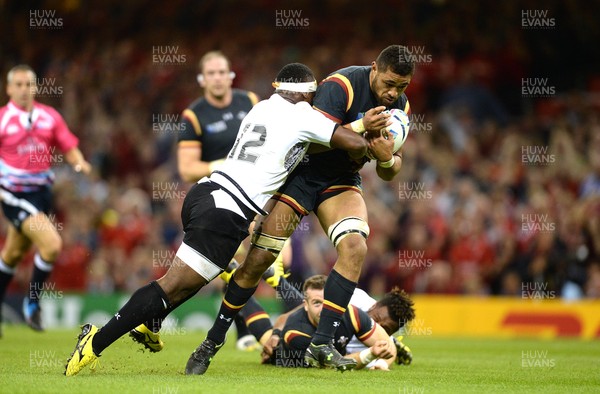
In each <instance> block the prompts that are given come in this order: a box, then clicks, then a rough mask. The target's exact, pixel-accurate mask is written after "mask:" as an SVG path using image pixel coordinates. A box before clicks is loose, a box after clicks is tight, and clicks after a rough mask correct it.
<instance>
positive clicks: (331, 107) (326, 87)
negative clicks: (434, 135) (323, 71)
mask: <svg viewBox="0 0 600 394" xmlns="http://www.w3.org/2000/svg"><path fill="white" fill-rule="evenodd" d="M370 71H371V66H350V67H346V68H342V69H341V70H338V71H336V72H334V73H333V74H330V75H329V76H328V77H327V78H325V79H324V80H323V81H321V83H320V84H319V86H318V88H317V92H316V95H315V99H314V101H313V107H314V108H315V109H317V110H318V111H320V112H322V113H323V114H324V115H325V116H327V117H328V118H330V119H332V120H333V121H335V122H338V123H340V124H348V123H351V122H353V121H355V120H357V119H360V118H362V117H363V116H364V114H365V112H367V111H368V110H370V109H371V108H374V107H377V106H379V105H380V104H379V103H378V102H377V100H376V98H375V95H374V94H373V92H372V91H371V87H370V85H369V73H370ZM391 108H400V109H402V110H403V111H404V112H406V113H407V114H409V113H410V104H409V102H408V98H407V97H406V95H405V94H404V93H403V94H402V95H401V96H400V97H399V98H398V100H396V101H395V102H393V103H392V104H391V105H390V106H389V107H388V109H391ZM365 161H366V159H365ZM308 164H309V165H310V166H315V165H316V166H319V167H318V168H319V171H320V172H323V173H325V174H328V175H331V176H332V177H333V176H338V175H340V174H342V173H344V172H347V171H350V172H354V171H356V167H357V165H356V163H355V162H353V161H351V159H350V158H349V156H348V154H347V152H346V151H343V150H340V149H333V150H329V151H326V152H323V153H317V154H310V155H308Z"/></svg>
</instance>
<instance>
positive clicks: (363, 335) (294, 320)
mask: <svg viewBox="0 0 600 394" xmlns="http://www.w3.org/2000/svg"><path fill="white" fill-rule="evenodd" d="M316 330H317V327H315V326H313V325H312V324H311V322H310V320H309V319H308V313H307V312H306V311H305V310H304V308H301V309H298V310H297V311H295V312H293V313H292V314H291V315H290V316H289V317H288V319H287V321H286V323H285V326H284V327H283V330H281V338H282V339H283V341H281V344H282V345H283V349H282V350H281V351H280V352H279V353H278V354H277V356H278V357H280V358H286V359H297V360H304V353H305V351H306V349H307V348H308V345H309V344H310V341H311V339H312V337H313V335H314V333H315V331H316ZM374 332H375V322H374V321H373V319H371V318H370V317H369V315H367V313H366V312H364V311H362V310H360V309H358V308H357V307H355V306H354V305H348V309H346V312H345V313H344V314H343V316H342V320H341V322H340V326H339V327H338V328H337V330H336V332H335V337H334V345H335V348H336V349H337V350H338V352H340V353H341V354H342V355H344V354H346V345H348V342H350V339H352V337H353V336H356V337H357V338H358V339H359V340H360V341H366V340H367V339H368V338H369V337H370V336H371V335H373V333H374ZM282 365H284V366H285V365H286V364H282ZM287 365H290V366H292V365H291V364H287ZM293 366H297V365H293Z"/></svg>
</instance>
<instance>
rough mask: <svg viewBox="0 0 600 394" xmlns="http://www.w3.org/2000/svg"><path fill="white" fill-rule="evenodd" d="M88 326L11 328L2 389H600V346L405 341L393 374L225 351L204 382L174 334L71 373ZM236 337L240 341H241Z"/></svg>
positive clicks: (2, 352) (116, 350) (184, 341)
mask: <svg viewBox="0 0 600 394" xmlns="http://www.w3.org/2000/svg"><path fill="white" fill-rule="evenodd" d="M77 335H78V330H51V331H48V332H46V333H43V334H40V333H36V332H33V331H31V330H30V329H29V328H28V327H25V326H10V325H7V326H5V327H4V338H2V339H0V392H1V393H82V392H86V393H118V394H124V393H156V394H158V393H165V394H166V393H177V394H180V393H215V394H217V393H244V394H250V393H303V394H307V393H310V394H312V393H328V394H337V393H344V394H346V393H361V394H363V393H385V394H387V393H393V394H403V393H567V392H568V393H592V392H596V393H597V392H600V341H580V340H565V339H561V340H524V339H513V340H508V339H469V338H460V339H449V338H436V337H431V336H418V337H417V336H415V337H410V338H407V339H406V340H405V343H406V344H407V345H408V346H409V347H410V348H411V349H412V351H413V356H414V361H413V364H412V365H410V366H408V367H405V366H397V365H394V366H393V368H392V370H391V371H390V372H370V371H351V372H346V373H343V374H341V373H339V372H334V371H331V370H316V369H301V370H295V369H287V368H276V367H272V366H264V365H260V364H259V354H258V352H240V351H237V350H235V348H234V341H233V340H230V341H229V343H227V344H226V345H225V347H224V348H223V349H222V350H221V351H220V352H219V353H218V355H217V356H216V357H215V359H214V360H213V362H212V365H211V366H210V368H209V370H208V372H207V373H206V375H204V376H185V375H184V374H183V369H184V366H185V363H186V361H187V359H188V357H189V355H190V354H191V352H192V351H193V349H195V347H196V346H197V345H198V344H199V343H200V341H201V340H202V339H204V334H203V333H200V332H186V333H182V334H179V335H166V336H164V341H165V344H166V347H165V349H164V350H163V351H162V352H160V353H156V354H151V353H149V352H147V351H146V352H144V351H142V350H140V347H139V345H137V344H134V342H133V341H131V340H130V338H129V337H123V338H121V339H119V340H118V341H117V342H116V343H114V344H113V346H111V347H109V348H108V349H106V350H105V351H104V353H103V355H102V357H101V358H100V364H99V366H98V369H97V370H96V372H95V373H91V372H90V370H89V369H88V368H86V369H85V370H83V371H82V372H80V373H79V375H77V376H74V377H70V378H66V377H65V376H63V371H64V364H65V362H66V359H67V358H68V356H69V355H70V353H71V352H72V351H73V348H74V346H75V341H76V339H75V338H76V336H77ZM234 336H235V334H232V335H231V337H232V338H231V339H233V338H234Z"/></svg>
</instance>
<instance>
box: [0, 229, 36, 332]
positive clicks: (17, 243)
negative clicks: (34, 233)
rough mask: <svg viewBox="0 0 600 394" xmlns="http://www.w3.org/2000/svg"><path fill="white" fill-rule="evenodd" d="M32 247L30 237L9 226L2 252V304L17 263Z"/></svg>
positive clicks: (0, 301) (0, 269) (0, 273)
mask: <svg viewBox="0 0 600 394" xmlns="http://www.w3.org/2000/svg"><path fill="white" fill-rule="evenodd" d="M30 247H31V241H30V240H29V238H27V237H25V236H24V235H23V234H21V233H20V232H19V231H17V229H16V228H15V227H13V226H8V231H7V234H6V242H5V243H4V247H3V248H2V252H0V257H1V259H0V305H2V302H3V301H4V295H5V294H6V289H7V288H8V285H9V284H10V281H11V280H12V278H13V276H14V274H15V268H16V266H17V264H19V262H20V261H21V260H22V259H23V256H24V255H25V252H27V251H28V250H29V248H30ZM1 323H2V314H1V311H0V324H1ZM1 336H2V331H1V327H0V337H1Z"/></svg>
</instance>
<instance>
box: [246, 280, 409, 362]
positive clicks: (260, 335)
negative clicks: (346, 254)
mask: <svg viewBox="0 0 600 394" xmlns="http://www.w3.org/2000/svg"><path fill="white" fill-rule="evenodd" d="M280 283H282V286H280V288H283V289H285V290H284V291H280V292H279V294H280V296H281V297H282V299H283V300H284V301H285V302H286V304H287V305H288V307H290V306H293V305H294V304H300V305H303V304H305V300H304V299H303V298H304V296H303V295H302V294H301V293H300V292H299V291H298V290H296V289H295V288H294V287H293V286H291V285H289V284H286V283H287V280H286V279H285V278H281V279H280ZM350 304H351V305H354V306H355V307H358V308H359V309H360V310H362V311H363V312H366V313H367V315H368V316H369V317H370V318H372V319H373V320H374V321H375V322H376V323H378V324H379V325H380V326H381V327H382V328H383V329H384V331H385V332H386V333H387V335H389V336H390V339H391V340H392V341H394V344H395V346H396V353H397V356H396V364H404V365H408V364H410V363H411V362H412V353H411V351H410V349H409V348H408V346H406V345H404V344H403V343H402V341H401V339H402V337H398V338H396V337H394V336H393V334H394V333H396V332H397V331H398V330H399V329H400V328H402V327H404V325H405V324H407V323H408V322H410V321H411V320H413V319H414V317H415V312H414V308H413V302H412V300H411V299H410V298H409V297H408V295H407V294H406V293H405V292H404V291H402V290H399V289H397V288H395V289H393V290H392V291H391V292H389V293H386V294H385V295H384V296H383V298H382V299H381V300H379V301H375V300H374V299H373V298H372V297H370V296H369V295H368V294H367V293H366V292H365V291H363V290H361V289H355V291H354V295H353V296H352V298H351V300H350ZM300 305H298V306H296V308H294V310H292V311H290V312H288V313H285V314H283V315H281V316H280V317H279V318H278V319H277V321H276V322H275V325H274V326H273V325H271V322H270V320H269V318H268V315H267V314H266V312H265V311H264V310H263V309H262V307H261V306H260V305H259V304H258V303H257V302H256V300H254V299H251V300H250V301H249V302H248V304H246V306H245V307H244V309H243V310H242V312H241V314H242V315H243V317H244V319H245V320H246V324H247V325H248V326H249V328H250V331H251V332H252V333H253V334H254V335H255V336H256V337H257V339H258V340H259V342H260V343H261V344H262V345H263V362H268V360H271V359H272V356H273V349H277V347H278V345H279V343H280V338H281V332H282V329H283V328H284V324H285V323H286V321H287V318H288V316H289V315H290V314H291V313H292V312H295V310H296V309H297V308H299V307H300ZM366 349H368V347H367V346H365V344H364V343H363V342H362V341H360V340H359V339H358V338H357V336H353V337H352V338H351V339H350V341H349V342H348V344H347V346H346V349H345V350H346V353H347V354H352V353H360V352H361V351H364V350H366ZM371 366H372V365H369V366H368V367H371Z"/></svg>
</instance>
